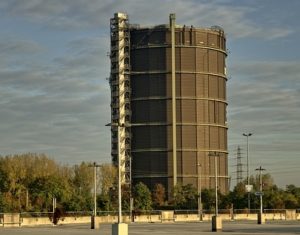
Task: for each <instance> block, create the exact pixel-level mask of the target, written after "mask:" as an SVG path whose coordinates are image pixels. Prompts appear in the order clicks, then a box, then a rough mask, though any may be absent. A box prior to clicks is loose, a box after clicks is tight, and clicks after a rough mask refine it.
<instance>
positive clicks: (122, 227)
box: [106, 122, 128, 235]
mask: <svg viewBox="0 0 300 235" xmlns="http://www.w3.org/2000/svg"><path fill="white" fill-rule="evenodd" d="M106 126H114V127H118V205H119V209H118V211H119V213H118V223H117V224H113V227H112V235H127V234H128V225H127V224H125V223H122V191H121V187H122V174H121V148H120V139H121V138H120V129H121V128H125V124H124V123H119V122H113V123H109V124H106Z"/></svg>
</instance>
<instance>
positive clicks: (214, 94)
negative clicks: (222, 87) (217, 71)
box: [208, 75, 219, 98]
mask: <svg viewBox="0 0 300 235" xmlns="http://www.w3.org/2000/svg"><path fill="white" fill-rule="evenodd" d="M208 80H209V97H211V98H218V88H219V87H218V77H217V76H212V75H210V76H209V79H208Z"/></svg>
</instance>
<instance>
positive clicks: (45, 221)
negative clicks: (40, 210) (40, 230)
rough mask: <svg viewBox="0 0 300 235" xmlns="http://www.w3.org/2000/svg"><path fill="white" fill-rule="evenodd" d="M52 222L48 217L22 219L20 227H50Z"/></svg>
mask: <svg viewBox="0 0 300 235" xmlns="http://www.w3.org/2000/svg"><path fill="white" fill-rule="evenodd" d="M52 224H53V223H52V220H51V219H50V218H48V217H30V218H22V219H21V226H36V225H52Z"/></svg>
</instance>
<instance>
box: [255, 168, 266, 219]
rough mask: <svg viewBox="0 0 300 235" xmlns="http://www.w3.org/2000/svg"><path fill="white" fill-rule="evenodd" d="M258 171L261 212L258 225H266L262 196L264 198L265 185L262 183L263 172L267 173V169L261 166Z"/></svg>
mask: <svg viewBox="0 0 300 235" xmlns="http://www.w3.org/2000/svg"><path fill="white" fill-rule="evenodd" d="M255 170H256V171H259V192H258V193H256V194H257V195H258V196H259V199H260V210H259V216H258V224H263V223H264V218H263V200H262V196H263V192H262V190H263V188H262V186H263V183H262V175H261V172H262V171H265V170H266V169H264V168H262V167H261V166H260V167H259V168H257V169H255Z"/></svg>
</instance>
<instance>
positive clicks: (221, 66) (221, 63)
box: [218, 52, 225, 74]
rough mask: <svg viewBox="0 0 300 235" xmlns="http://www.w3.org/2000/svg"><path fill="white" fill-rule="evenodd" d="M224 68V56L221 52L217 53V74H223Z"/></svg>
mask: <svg viewBox="0 0 300 235" xmlns="http://www.w3.org/2000/svg"><path fill="white" fill-rule="evenodd" d="M224 66H225V55H224V53H222V52H218V73H220V74H224V73H225V71H224Z"/></svg>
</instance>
